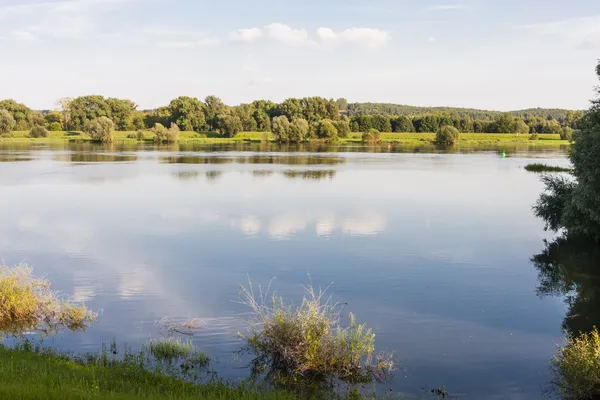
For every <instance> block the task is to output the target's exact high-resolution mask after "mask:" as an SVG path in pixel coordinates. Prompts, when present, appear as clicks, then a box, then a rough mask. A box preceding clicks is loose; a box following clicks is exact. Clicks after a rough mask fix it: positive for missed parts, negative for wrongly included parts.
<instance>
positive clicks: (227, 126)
mask: <svg viewBox="0 0 600 400" xmlns="http://www.w3.org/2000/svg"><path fill="white" fill-rule="evenodd" d="M215 128H216V129H217V130H218V131H219V132H220V133H221V135H223V136H224V137H228V138H231V137H234V136H235V135H237V134H238V133H239V132H240V131H241V130H242V121H241V120H240V118H239V117H237V116H234V115H229V114H221V115H219V116H218V117H217V118H216V126H215Z"/></svg>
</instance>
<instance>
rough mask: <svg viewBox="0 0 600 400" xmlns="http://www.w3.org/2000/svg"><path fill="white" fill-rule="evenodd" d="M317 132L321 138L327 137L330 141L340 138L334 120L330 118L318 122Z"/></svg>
mask: <svg viewBox="0 0 600 400" xmlns="http://www.w3.org/2000/svg"><path fill="white" fill-rule="evenodd" d="M316 133H317V137H318V138H319V139H326V140H328V141H330V142H334V141H336V140H337V139H338V131H337V129H335V126H334V125H333V121H331V120H329V119H324V120H322V121H320V122H319V123H318V124H317V129H316Z"/></svg>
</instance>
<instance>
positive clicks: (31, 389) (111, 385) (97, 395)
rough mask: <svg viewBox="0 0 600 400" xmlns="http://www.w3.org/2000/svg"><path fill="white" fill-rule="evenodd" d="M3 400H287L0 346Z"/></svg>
mask: <svg viewBox="0 0 600 400" xmlns="http://www.w3.org/2000/svg"><path fill="white" fill-rule="evenodd" d="M0 398H2V399H28V400H37V399H39V400H42V399H43V400H46V399H61V400H62V399H65V400H71V399H73V400H75V399H78V400H79V399H157V400H158V399H181V400H186V399H205V400H213V399H215V400H216V399H219V400H221V399H233V400H235V399H272V400H288V399H289V400H291V399H296V396H294V395H292V394H289V393H286V392H281V391H272V390H271V391H268V392H260V393H259V392H257V391H254V390H250V389H246V388H244V387H242V386H240V387H234V386H228V385H226V384H225V383H221V382H216V383H210V384H206V385H197V384H192V383H189V382H185V381H184V380H182V379H178V378H175V377H171V376H167V375H163V374H159V373H154V372H151V371H148V370H147V369H144V368H141V367H139V365H138V364H136V363H135V362H125V361H108V362H107V361H106V360H104V361H102V358H94V357H89V359H88V360H84V359H72V358H70V357H68V356H66V355H61V354H59V353H55V352H53V351H49V350H39V349H38V350H35V349H34V348H32V347H29V346H20V347H18V348H8V347H4V346H0Z"/></svg>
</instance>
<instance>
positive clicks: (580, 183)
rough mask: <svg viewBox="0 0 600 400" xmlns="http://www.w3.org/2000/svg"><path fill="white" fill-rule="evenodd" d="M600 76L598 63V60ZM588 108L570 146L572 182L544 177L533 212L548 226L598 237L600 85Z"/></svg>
mask: <svg viewBox="0 0 600 400" xmlns="http://www.w3.org/2000/svg"><path fill="white" fill-rule="evenodd" d="M598 65H599V66H598V77H599V78H600V63H599V64H598ZM598 92H599V93H598V94H599V97H598V98H597V99H595V100H592V106H591V108H590V110H589V111H588V112H587V113H586V114H585V115H584V116H583V118H582V119H581V120H580V121H579V122H578V127H579V131H578V132H577V135H576V138H575V142H574V143H573V145H572V146H571V153H570V156H569V157H570V160H571V162H572V164H573V176H574V178H575V180H574V182H565V181H564V178H560V177H548V178H545V180H544V183H546V189H547V193H544V194H543V195H542V197H540V199H539V201H538V203H537V205H536V207H535V211H536V215H538V216H539V217H541V218H543V219H544V220H545V221H546V225H547V227H548V228H549V229H552V230H558V229H561V228H564V229H565V230H566V231H567V232H568V233H569V234H576V235H583V236H588V237H591V238H593V239H595V240H600V89H598Z"/></svg>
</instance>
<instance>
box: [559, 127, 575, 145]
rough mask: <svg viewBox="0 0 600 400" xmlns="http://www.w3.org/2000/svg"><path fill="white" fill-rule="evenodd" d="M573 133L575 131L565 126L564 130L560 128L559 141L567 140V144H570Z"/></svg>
mask: <svg viewBox="0 0 600 400" xmlns="http://www.w3.org/2000/svg"><path fill="white" fill-rule="evenodd" d="M574 133H575V130H574V129H573V128H570V127H568V126H565V127H564V128H562V130H561V132H560V139H561V140H568V141H569V142H571V141H573V134H574Z"/></svg>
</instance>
